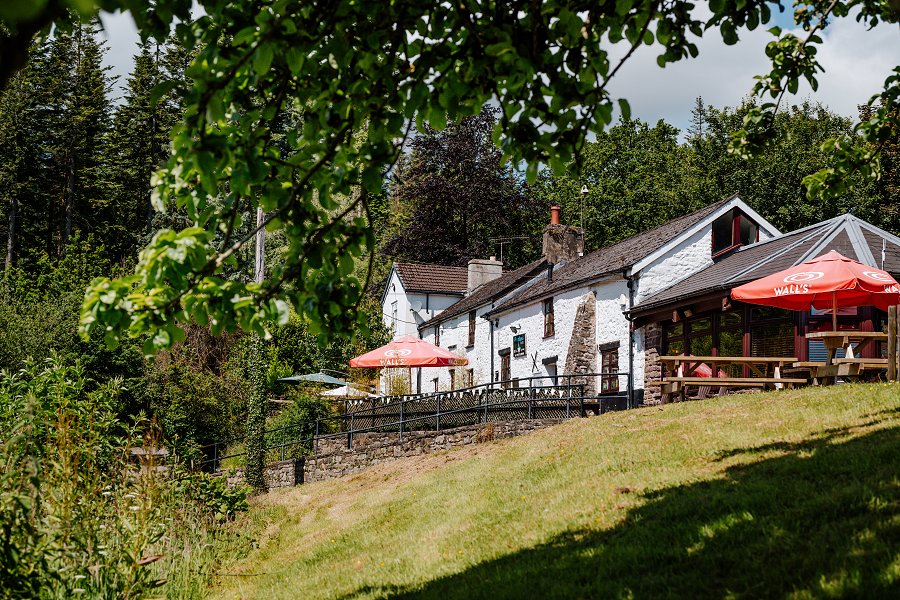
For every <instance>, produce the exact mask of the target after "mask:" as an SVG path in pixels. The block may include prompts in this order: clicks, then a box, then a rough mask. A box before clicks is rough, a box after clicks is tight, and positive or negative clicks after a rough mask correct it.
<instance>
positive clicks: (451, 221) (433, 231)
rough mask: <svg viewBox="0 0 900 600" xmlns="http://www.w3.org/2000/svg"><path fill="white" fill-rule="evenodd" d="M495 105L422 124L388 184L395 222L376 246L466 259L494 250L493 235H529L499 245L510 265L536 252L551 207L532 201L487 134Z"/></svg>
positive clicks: (404, 255) (391, 252) (406, 255)
mask: <svg viewBox="0 0 900 600" xmlns="http://www.w3.org/2000/svg"><path fill="white" fill-rule="evenodd" d="M496 115H497V109H495V108H491V107H487V108H485V109H484V110H483V111H482V112H481V114H479V115H476V116H473V117H467V118H464V119H463V120H462V121H461V122H460V123H459V124H458V125H451V126H449V127H447V128H446V129H444V130H443V131H435V130H433V129H431V128H426V129H425V131H423V132H421V134H420V135H419V136H417V137H416V138H415V139H414V140H413V141H412V144H411V146H412V148H411V151H410V153H409V154H408V156H406V157H405V160H404V161H403V162H402V163H401V164H400V165H399V166H398V169H397V173H396V175H395V177H394V181H393V187H392V190H391V198H390V203H391V208H392V211H393V212H394V214H395V215H396V217H395V221H396V223H397V227H396V230H395V233H393V234H392V235H391V236H390V238H389V239H387V241H386V243H385V244H384V246H383V250H382V252H383V253H384V254H386V255H388V256H391V257H394V258H396V259H402V260H411V261H418V262H432V263H438V264H447V265H465V264H466V262H467V261H468V260H469V259H471V258H487V257H488V256H489V255H491V254H499V246H498V245H496V244H492V243H491V241H490V240H491V238H496V237H506V236H521V235H530V236H532V238H533V241H532V242H531V243H528V244H522V245H520V246H518V247H516V246H513V247H512V248H511V250H509V251H505V252H504V259H506V262H507V263H509V264H511V265H517V264H522V263H523V262H525V261H526V260H528V259H531V258H534V257H536V256H537V255H538V254H539V253H540V234H541V228H542V227H543V225H544V224H545V223H546V222H547V218H548V217H547V215H548V214H549V212H548V211H547V210H544V208H537V207H536V206H535V205H533V203H531V202H530V200H529V197H528V196H527V195H526V193H525V186H524V185H523V182H522V181H521V180H520V179H519V178H518V177H517V176H516V174H515V172H514V171H513V169H512V167H511V166H510V165H509V164H504V163H503V162H502V160H501V159H502V155H501V152H500V150H499V149H498V148H497V147H496V146H495V145H494V143H493V141H492V140H491V133H492V131H493V129H494V125H495V123H496Z"/></svg>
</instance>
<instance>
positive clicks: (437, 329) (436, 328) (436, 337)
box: [434, 325, 441, 346]
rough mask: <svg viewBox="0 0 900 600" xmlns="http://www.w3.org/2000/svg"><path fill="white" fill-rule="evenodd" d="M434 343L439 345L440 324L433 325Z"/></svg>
mask: <svg viewBox="0 0 900 600" xmlns="http://www.w3.org/2000/svg"><path fill="white" fill-rule="evenodd" d="M434 345H435V346H440V345H441V326H440V325H435V326H434Z"/></svg>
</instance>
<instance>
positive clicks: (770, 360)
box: [659, 355, 809, 399]
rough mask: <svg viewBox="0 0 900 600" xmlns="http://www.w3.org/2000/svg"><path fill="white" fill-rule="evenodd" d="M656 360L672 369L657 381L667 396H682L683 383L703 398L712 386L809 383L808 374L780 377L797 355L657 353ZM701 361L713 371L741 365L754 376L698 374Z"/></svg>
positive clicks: (770, 385)
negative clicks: (670, 374) (686, 354)
mask: <svg viewBox="0 0 900 600" xmlns="http://www.w3.org/2000/svg"><path fill="white" fill-rule="evenodd" d="M659 361H660V362H661V363H663V364H664V365H666V366H667V367H668V368H669V369H670V370H672V371H674V372H675V375H674V376H669V377H664V378H663V379H662V381H661V382H660V392H661V393H662V394H664V396H665V397H666V398H667V397H668V395H670V394H674V393H677V394H680V395H681V398H682V399H684V389H685V388H686V387H697V388H700V390H699V394H698V395H699V397H701V398H705V397H707V395H708V394H709V393H710V391H711V390H712V389H713V388H719V390H720V391H724V388H730V387H733V388H742V387H743V388H766V387H773V388H775V389H780V388H783V387H785V386H787V387H793V385H794V384H803V383H808V382H809V378H808V377H782V371H783V369H784V368H785V367H787V366H788V365H791V364H792V363H795V362H797V359H796V358H790V357H781V356H684V355H677V356H660V357H659ZM700 365H708V366H709V367H710V370H712V371H713V372H714V373H715V372H717V371H718V369H719V368H720V367H727V366H740V367H747V369H748V370H749V371H750V372H751V373H753V374H755V375H757V377H697V376H696V375H695V374H694V372H695V371H696V369H697V368H698V367H699V366H700Z"/></svg>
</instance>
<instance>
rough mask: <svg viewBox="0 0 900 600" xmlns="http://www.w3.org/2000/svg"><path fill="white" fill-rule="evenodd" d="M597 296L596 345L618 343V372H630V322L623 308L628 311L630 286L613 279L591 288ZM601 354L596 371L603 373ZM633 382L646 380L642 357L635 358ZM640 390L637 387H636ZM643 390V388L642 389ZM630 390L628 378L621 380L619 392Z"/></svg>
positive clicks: (621, 378) (623, 281)
mask: <svg viewBox="0 0 900 600" xmlns="http://www.w3.org/2000/svg"><path fill="white" fill-rule="evenodd" d="M592 289H593V290H594V291H595V293H596V294H597V327H596V331H597V339H596V344H595V347H596V346H599V345H600V344H608V343H610V342H619V370H620V371H625V372H627V371H628V344H629V338H628V330H629V322H628V319H626V318H625V314H624V313H623V312H622V311H623V309H624V310H627V309H628V283H627V282H626V281H625V279H623V278H622V277H618V276H617V277H616V278H615V279H610V280H608V281H605V282H603V283H600V284H598V285H595V286H593V287H592ZM601 367H602V365H601V364H600V355H599V352H598V353H597V371H598V372H599V371H600V370H601ZM633 368H634V372H635V377H634V381H635V383H637V382H643V381H644V379H643V378H644V361H643V355H641V356H640V359H639V358H638V355H637V352H635V355H634V366H633ZM637 387H639V386H638V385H635V388H637ZM640 387H642V386H640ZM627 389H628V377H627V376H625V375H622V376H620V377H619V390H620V391H626V390H627Z"/></svg>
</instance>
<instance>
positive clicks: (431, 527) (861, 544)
mask: <svg viewBox="0 0 900 600" xmlns="http://www.w3.org/2000/svg"><path fill="white" fill-rule="evenodd" d="M254 511H255V515H254V516H255V518H256V519H257V520H259V519H263V520H264V521H265V522H267V523H268V524H269V525H268V527H267V529H266V532H265V534H264V536H263V539H262V540H261V541H260V547H259V548H258V549H256V550H254V551H252V552H251V553H250V555H249V557H248V558H247V559H246V560H244V561H242V562H241V563H239V564H238V565H236V566H234V567H232V568H231V569H230V571H229V573H230V576H228V577H223V578H222V580H221V581H220V583H219V587H217V588H215V589H214V590H213V594H214V595H215V596H221V597H225V598H326V597H327V598H336V597H347V596H352V597H384V596H388V595H390V596H399V597H405V596H410V597H412V596H415V597H420V596H425V597H434V598H446V597H451V598H492V599H497V598H521V597H560V598H562V597H566V598H570V597H592V598H593V597H622V596H626V597H627V596H634V597H642V598H656V597H666V596H668V597H698V596H700V597H722V596H745V597H773V596H791V597H797V598H807V597H833V596H867V597H891V596H892V597H900V389H898V388H897V387H893V388H891V387H888V386H887V385H886V384H872V385H854V386H851V385H841V386H837V387H834V388H830V389H805V390H799V391H785V392H775V393H768V394H754V395H737V396H731V397H728V398H722V399H715V400H706V401H703V402H692V403H683V404H676V405H669V406H666V407H659V408H653V407H652V408H645V409H640V410H636V411H630V412H626V413H616V414H607V415H604V416H601V417H595V418H591V419H587V420H584V419H581V420H573V421H570V422H568V423H565V424H563V425H560V426H557V427H554V428H552V429H548V430H544V431H541V432H537V433H534V434H532V435H529V436H525V437H521V438H516V439H511V440H504V441H501V442H494V443H490V444H485V445H481V446H477V447H472V448H465V449H460V450H456V451H451V452H447V453H442V454H438V455H431V456H425V457H417V458H413V459H404V460H400V461H397V462H393V463H389V464H386V465H381V466H379V467H375V468H372V469H369V470H367V471H364V472H362V473H360V474H358V475H356V476H354V477H350V478H345V479H343V480H336V481H329V482H321V483H315V484H310V485H305V486H301V487H298V488H295V489H291V490H283V491H276V492H273V493H271V494H269V495H267V496H265V497H263V498H261V499H259V500H258V501H257V504H256V506H255V508H254Z"/></svg>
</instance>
